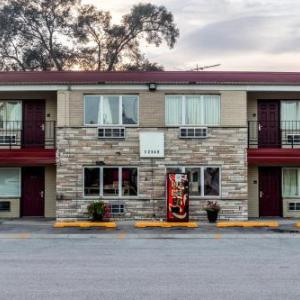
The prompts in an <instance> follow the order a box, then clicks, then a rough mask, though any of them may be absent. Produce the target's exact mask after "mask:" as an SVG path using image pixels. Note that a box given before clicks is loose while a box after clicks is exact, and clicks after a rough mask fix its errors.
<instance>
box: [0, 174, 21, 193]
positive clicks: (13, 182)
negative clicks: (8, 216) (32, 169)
mask: <svg viewBox="0 0 300 300" xmlns="http://www.w3.org/2000/svg"><path fill="white" fill-rule="evenodd" d="M0 197H21V170H20V168H0Z"/></svg>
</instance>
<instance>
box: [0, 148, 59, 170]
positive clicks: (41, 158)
mask: <svg viewBox="0 0 300 300" xmlns="http://www.w3.org/2000/svg"><path fill="white" fill-rule="evenodd" d="M0 164H1V166H46V165H55V164H56V150H55V149H11V150H8V149H5V150H4V149H1V150H0Z"/></svg>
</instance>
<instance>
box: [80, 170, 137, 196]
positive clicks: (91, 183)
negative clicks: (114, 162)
mask: <svg viewBox="0 0 300 300" xmlns="http://www.w3.org/2000/svg"><path fill="white" fill-rule="evenodd" d="M137 195H138V169H137V168H132V167H97V166H96V167H84V196H90V197H93V196H104V197H105V196H107V197H128V196H129V197H131V196H137Z"/></svg>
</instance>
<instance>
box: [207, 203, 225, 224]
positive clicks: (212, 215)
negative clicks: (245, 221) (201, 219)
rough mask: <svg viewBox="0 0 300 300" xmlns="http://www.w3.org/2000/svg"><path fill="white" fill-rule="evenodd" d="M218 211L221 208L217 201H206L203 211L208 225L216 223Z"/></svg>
mask: <svg viewBox="0 0 300 300" xmlns="http://www.w3.org/2000/svg"><path fill="white" fill-rule="evenodd" d="M220 209H221V207H220V205H219V204H218V202H217V201H207V204H206V207H204V210H205V211H206V213H207V219H208V221H209V223H215V222H216V221H217V219H218V214H219V211H220Z"/></svg>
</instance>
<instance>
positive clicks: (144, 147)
mask: <svg viewBox="0 0 300 300" xmlns="http://www.w3.org/2000/svg"><path fill="white" fill-rule="evenodd" d="M164 156H165V137H164V133H163V132H157V131H154V132H148V131H147V132H140V157H141V158H163V157H164Z"/></svg>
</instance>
